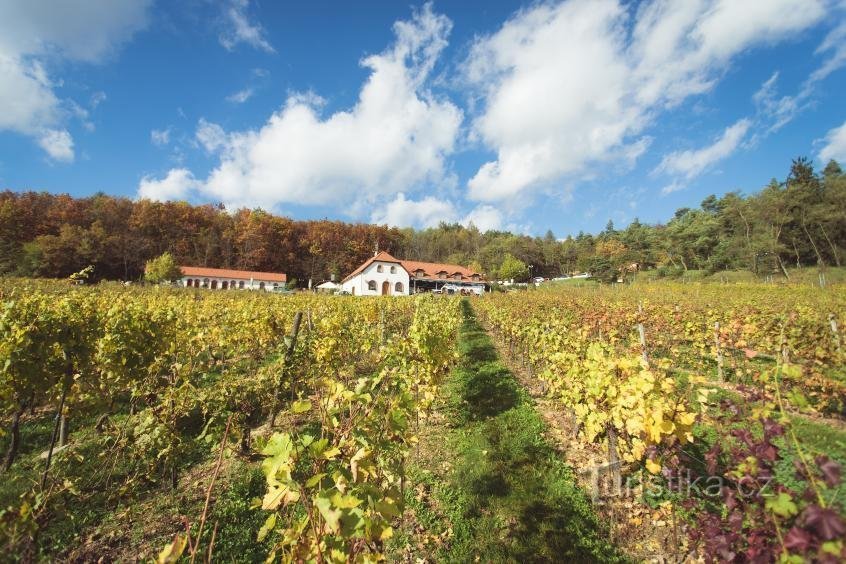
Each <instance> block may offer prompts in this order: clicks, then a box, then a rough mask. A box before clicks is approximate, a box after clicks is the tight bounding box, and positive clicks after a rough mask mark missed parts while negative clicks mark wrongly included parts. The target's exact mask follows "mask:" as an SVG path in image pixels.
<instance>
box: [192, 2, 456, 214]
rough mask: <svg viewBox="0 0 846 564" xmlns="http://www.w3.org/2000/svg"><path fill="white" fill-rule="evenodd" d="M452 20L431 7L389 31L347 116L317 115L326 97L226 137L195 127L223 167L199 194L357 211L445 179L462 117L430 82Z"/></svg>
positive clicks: (302, 98)
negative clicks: (391, 38) (388, 42)
mask: <svg viewBox="0 0 846 564" xmlns="http://www.w3.org/2000/svg"><path fill="white" fill-rule="evenodd" d="M450 28H451V22H450V21H449V19H447V18H446V17H444V16H442V15H437V14H434V13H433V12H432V10H431V7H430V6H429V5H427V6H425V7H424V8H423V9H421V10H420V11H419V12H416V13H415V14H414V17H413V18H412V19H411V20H410V21H404V22H397V23H396V24H395V25H394V32H395V34H396V41H395V43H394V44H393V45H392V46H391V47H389V48H388V49H387V50H385V51H384V52H382V53H379V54H376V55H372V56H369V57H367V58H365V59H364V60H363V61H362V63H361V64H362V65H363V66H364V67H366V68H367V69H369V70H370V76H369V77H368V79H367V81H366V82H365V84H364V85H363V87H362V89H361V92H360V93H359V98H358V101H357V102H356V104H355V106H353V107H352V108H350V109H349V110H344V111H338V112H336V113H334V114H332V115H330V116H328V117H325V118H324V117H323V116H322V115H321V111H322V107H323V104H322V100H321V99H320V98H319V97H317V96H315V95H313V94H311V93H305V94H300V95H293V96H290V97H289V98H288V100H287V101H286V103H285V104H284V106H283V107H282V108H281V109H280V110H279V111H277V112H276V113H274V114H273V115H271V116H270V118H269V120H268V121H267V123H266V124H265V125H264V126H263V127H261V128H260V129H258V130H247V131H243V132H231V133H225V132H223V130H222V129H220V128H219V126H215V125H214V124H209V123H208V122H204V121H201V123H200V126H199V128H198V131H197V139H198V141H199V142H200V143H201V144H202V145H203V146H204V147H205V148H206V149H207V150H210V151H216V152H217V153H218V154H219V158H220V163H219V164H218V165H217V167H216V168H215V169H214V170H213V171H212V172H211V174H210V175H209V177H208V178H207V179H206V181H205V182H204V183H203V186H202V192H203V194H205V195H206V196H211V197H213V199H215V200H219V201H223V202H225V203H227V204H228V205H229V206H242V205H247V206H261V207H264V208H273V207H275V206H277V205H279V204H284V203H296V204H299V205H310V204H334V205H338V206H344V205H350V206H358V208H359V209H362V208H363V207H366V204H368V203H372V202H375V201H377V200H379V199H382V198H385V197H391V196H395V195H396V194H398V193H400V192H404V193H408V192H409V190H412V189H413V188H415V187H416V186H419V185H421V184H422V183H424V182H427V181H428V182H432V183H437V182H439V181H440V180H441V179H442V178H443V177H444V158H445V156H446V155H448V154H449V153H451V152H452V151H453V147H454V144H455V139H456V136H457V135H458V130H459V126H460V124H461V120H462V114H461V111H460V110H459V109H458V108H457V107H456V106H455V105H454V104H452V103H450V102H448V101H446V100H441V99H438V98H436V97H435V96H434V95H433V94H432V93H431V92H430V91H429V90H428V89H427V88H426V82H427V79H428V78H429V75H430V73H431V71H432V68H433V66H434V65H435V62H436V60H437V58H438V56H439V55H440V53H441V51H442V50H443V49H444V47H445V46H446V45H447V35H448V33H449V31H450Z"/></svg>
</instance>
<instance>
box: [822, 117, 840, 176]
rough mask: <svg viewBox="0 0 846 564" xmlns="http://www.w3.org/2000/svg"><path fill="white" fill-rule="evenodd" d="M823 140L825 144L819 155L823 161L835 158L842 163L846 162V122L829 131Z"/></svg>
mask: <svg viewBox="0 0 846 564" xmlns="http://www.w3.org/2000/svg"><path fill="white" fill-rule="evenodd" d="M822 141H823V142H824V143H825V145H824V146H823V148H822V149H821V150H820V154H819V157H820V160H821V161H822V162H823V163H827V162H828V161H830V160H831V159H835V160H836V161H838V162H840V164H841V165H842V164H843V163H846V122H844V123H843V125H841V126H840V127H835V128H834V129H832V130H831V131H829V132H828V134H826V136H825V138H824V139H823V140H822Z"/></svg>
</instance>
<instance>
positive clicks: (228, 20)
mask: <svg viewBox="0 0 846 564" xmlns="http://www.w3.org/2000/svg"><path fill="white" fill-rule="evenodd" d="M249 5H250V2H249V0H232V1H231V2H230V3H229V5H228V6H227V8H226V10H225V12H224V30H223V31H222V32H221V34H220V38H219V39H220V44H221V45H223V47H225V48H226V50H227V51H232V50H234V49H235V47H237V46H238V44H239V43H246V44H247V45H249V46H251V47H254V48H256V49H259V50H261V51H264V52H266V53H275V52H276V50H275V49H274V48H273V46H272V45H271V44H270V43H269V42H268V41H267V39H265V37H264V28H263V27H262V26H261V24H258V23H252V22H251V21H250V19H249V17H248V16H247V8H249Z"/></svg>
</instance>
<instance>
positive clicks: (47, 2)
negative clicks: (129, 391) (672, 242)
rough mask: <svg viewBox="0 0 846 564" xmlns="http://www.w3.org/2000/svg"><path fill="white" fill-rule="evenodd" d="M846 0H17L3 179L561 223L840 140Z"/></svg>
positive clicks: (264, 203)
mask: <svg viewBox="0 0 846 564" xmlns="http://www.w3.org/2000/svg"><path fill="white" fill-rule="evenodd" d="M844 67H846V0H767V1H766V2H738V1H736V0H690V1H687V2H678V1H663V0H644V1H642V2H621V1H618V0H565V1H562V2H554V1H546V2H501V1H493V0H485V1H475V0H473V1H471V0H461V1H459V0H440V1H437V2H429V3H423V2H418V3H413V2H396V1H388V0H384V1H366V2H340V1H336V2H327V1H323V0H313V1H310V2H275V1H270V0H184V1H181V2H165V1H163V0H160V1H155V0H59V1H56V0H26V1H24V0H0V189H11V190H16V191H21V190H44V191H48V192H54V193H69V194H71V195H74V196H80V197H82V196H88V195H91V194H94V193H97V192H105V193H107V194H112V195H120V196H126V197H129V198H133V199H140V198H150V199H154V200H162V201H164V200H187V201H189V202H192V203H197V204H200V203H223V204H225V205H226V207H227V209H231V210H234V209H237V208H240V207H249V208H262V209H265V210H268V211H272V212H274V213H279V214H283V215H287V216H289V217H293V218H296V219H314V218H324V217H328V218H330V219H340V220H343V221H355V222H358V221H363V222H372V223H379V224H388V225H396V226H401V227H405V226H413V227H427V226H434V225H437V224H438V223H439V222H441V221H448V222H461V223H463V224H470V223H473V224H474V225H476V226H477V227H479V228H480V229H482V230H489V229H503V230H504V229H507V230H511V231H514V232H519V233H526V234H531V235H543V234H544V233H546V231H547V230H550V229H551V230H552V231H553V233H555V234H556V235H557V236H559V237H563V236H566V235H568V234H576V233H578V232H580V231H585V232H598V231H600V230H602V229H603V228H604V227H605V225H606V223H607V222H608V220H609V219H610V220H613V221H614V223H615V225H616V226H618V227H622V226H625V225H627V224H628V223H629V222H631V221H632V220H633V219H634V218H639V219H640V221H645V222H662V221H667V220H668V219H669V218H671V217H672V215H673V213H674V211H675V210H676V209H678V208H680V207H695V206H698V205H699V203H700V202H701V201H702V199H703V198H705V197H706V196H708V195H709V194H717V195H720V194H724V193H726V192H730V191H735V190H738V191H741V192H743V193H747V194H749V193H754V192H756V191H757V190H759V189H760V188H761V187H763V186H764V185H766V184H768V183H769V181H770V180H771V179H772V178H778V179H780V180H783V179H784V177H785V176H786V175H787V172H788V170H789V167H790V162H791V159H793V158H796V157H798V156H807V157H809V158H811V159H813V160H814V162H815V164H816V166H817V167H818V169H821V168H822V167H823V166H824V165H825V163H826V162H827V161H828V160H829V159H832V158H833V159H838V160H840V161H842V162H844V163H846V96H844V95H843V92H844V91H846V69H844Z"/></svg>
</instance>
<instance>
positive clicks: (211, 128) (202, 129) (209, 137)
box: [196, 118, 226, 153]
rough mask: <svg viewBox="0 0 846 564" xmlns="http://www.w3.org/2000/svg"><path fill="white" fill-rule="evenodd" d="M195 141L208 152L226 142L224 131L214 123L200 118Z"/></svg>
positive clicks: (212, 151)
mask: <svg viewBox="0 0 846 564" xmlns="http://www.w3.org/2000/svg"><path fill="white" fill-rule="evenodd" d="M196 137H197V141H199V142H200V145H202V146H203V148H204V149H205V150H206V151H207V152H209V153H214V152H215V151H217V150H218V149H220V148H221V147H223V146H224V145H225V144H226V132H225V131H224V130H223V128H222V127H220V126H219V125H218V124H216V123H211V122H208V121H206V120H205V119H202V118H201V119H200V123H199V125H197V133H196Z"/></svg>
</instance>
